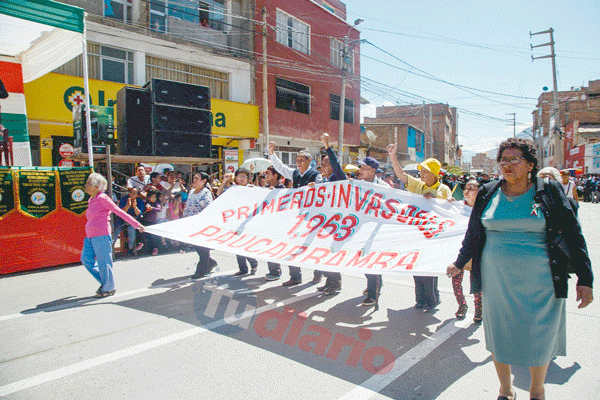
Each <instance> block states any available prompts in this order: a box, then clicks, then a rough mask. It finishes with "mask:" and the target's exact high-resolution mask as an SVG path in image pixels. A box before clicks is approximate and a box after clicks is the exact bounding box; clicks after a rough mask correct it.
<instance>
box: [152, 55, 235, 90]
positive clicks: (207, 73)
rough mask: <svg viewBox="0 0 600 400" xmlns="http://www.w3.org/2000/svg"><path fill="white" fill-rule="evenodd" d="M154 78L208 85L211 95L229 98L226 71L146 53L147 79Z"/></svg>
mask: <svg viewBox="0 0 600 400" xmlns="http://www.w3.org/2000/svg"><path fill="white" fill-rule="evenodd" d="M152 78H159V79H166V80H169V81H176V82H183V83H191V84H194V85H202V86H208V87H209V88H210V97H212V98H215V99H223V100H228V99H229V74H227V73H226V72H221V71H215V70H212V69H208V68H202V67H198V66H195V65H189V64H184V63H181V62H177V61H171V60H165V59H162V58H158V57H153V56H149V55H146V79H147V80H150V79H152Z"/></svg>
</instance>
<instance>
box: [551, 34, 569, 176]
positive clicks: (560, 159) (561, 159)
mask: <svg viewBox="0 0 600 400" xmlns="http://www.w3.org/2000/svg"><path fill="white" fill-rule="evenodd" d="M549 31H550V56H551V57H552V83H553V84H554V90H553V92H552V101H553V103H554V113H553V114H554V134H555V136H554V143H555V146H556V148H557V150H558V163H559V165H560V168H563V167H564V163H565V157H564V148H563V145H562V143H561V139H562V135H561V133H560V107H559V105H558V87H557V83H556V54H555V53H554V29H552V28H550V29H549Z"/></svg>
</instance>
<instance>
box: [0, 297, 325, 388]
mask: <svg viewBox="0 0 600 400" xmlns="http://www.w3.org/2000/svg"><path fill="white" fill-rule="evenodd" d="M320 294H321V293H319V292H311V293H307V294H304V295H301V296H296V297H290V298H289V299H285V300H281V301H278V302H275V303H272V304H268V305H265V306H262V307H259V308H257V309H252V310H249V311H246V312H244V313H241V314H236V315H235V316H231V317H227V318H223V319H221V320H218V321H214V322H211V323H209V324H206V325H202V326H199V327H196V328H191V329H187V330H185V331H182V332H179V333H175V334H172V335H169V336H165V337H163V338H159V339H155V340H151V341H149V342H145V343H141V344H138V345H135V346H131V347H127V348H125V349H122V350H118V351H115V352H112V353H108V354H105V355H103V356H99V357H95V358H92V359H89V360H86V361H82V362H78V363H75V364H73V365H69V366H66V367H63V368H59V369H55V370H54V371H49V372H46V373H43V374H40V375H36V376H32V377H30V378H26V379H22V380H20V381H17V382H13V383H10V384H8V385H5V386H1V387H0V397H1V396H6V395H9V394H11V393H15V392H18V391H21V390H24V389H29V388H32V387H34V386H38V385H41V384H44V383H48V382H51V381H55V380H57V379H61V378H64V377H66V376H69V375H73V374H76V373H78V372H81V371H84V370H86V369H90V368H93V367H97V366H99V365H103V364H107V363H110V362H113V361H116V360H120V359H122V358H126V357H131V356H134V355H136V354H139V353H142V352H144V351H146V350H151V349H155V348H157V347H160V346H164V345H166V344H169V343H173V342H176V341H179V340H182V339H186V338H189V337H191V336H194V335H198V334H200V333H204V332H209V331H210V330H212V329H216V328H218V327H221V326H223V325H225V324H227V323H228V321H232V318H235V320H236V321H240V320H242V319H245V318H249V317H252V316H253V315H255V314H258V313H262V312H265V311H269V310H272V309H275V308H279V307H283V306H286V305H288V304H292V303H295V302H298V301H301V300H304V299H308V298H310V297H314V296H317V295H320Z"/></svg>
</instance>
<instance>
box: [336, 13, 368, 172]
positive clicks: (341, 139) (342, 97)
mask: <svg viewBox="0 0 600 400" xmlns="http://www.w3.org/2000/svg"><path fill="white" fill-rule="evenodd" d="M363 21H364V20H363V19H362V18H359V19H357V20H356V21H354V25H352V26H351V27H350V29H348V33H346V36H344V43H343V45H342V51H341V62H342V71H341V74H342V90H341V93H340V124H339V126H338V160H339V161H340V163H341V164H343V162H344V161H343V157H344V116H345V114H346V112H345V111H346V110H345V108H346V72H347V71H346V57H347V56H348V53H349V52H350V51H352V48H353V47H354V45H355V44H356V43H357V42H354V43H353V44H350V43H349V40H348V35H350V31H352V29H354V27H355V26H356V25H358V24H360V23H361V22H363ZM352 62H354V58H352Z"/></svg>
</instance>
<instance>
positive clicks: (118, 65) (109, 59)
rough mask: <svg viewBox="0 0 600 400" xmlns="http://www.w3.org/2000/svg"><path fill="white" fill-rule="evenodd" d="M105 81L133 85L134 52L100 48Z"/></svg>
mask: <svg viewBox="0 0 600 400" xmlns="http://www.w3.org/2000/svg"><path fill="white" fill-rule="evenodd" d="M100 47H101V48H100V60H101V77H102V80H103V81H112V82H121V83H133V52H131V51H125V50H120V49H115V48H112V47H107V46H100Z"/></svg>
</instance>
